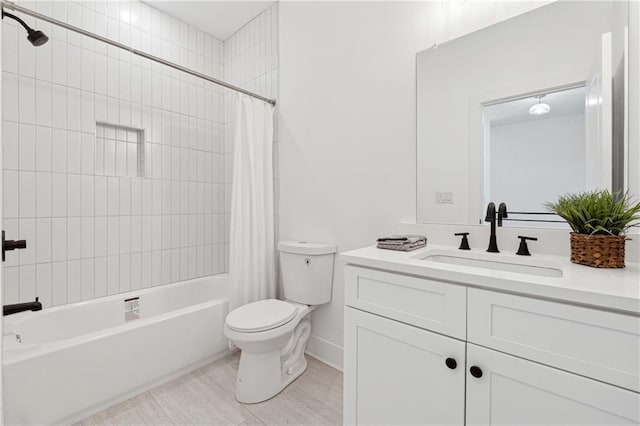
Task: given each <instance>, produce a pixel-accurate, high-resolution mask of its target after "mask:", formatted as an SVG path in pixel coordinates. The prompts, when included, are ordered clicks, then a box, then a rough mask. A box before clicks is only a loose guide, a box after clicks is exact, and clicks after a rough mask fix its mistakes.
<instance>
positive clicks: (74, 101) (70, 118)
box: [67, 88, 82, 132]
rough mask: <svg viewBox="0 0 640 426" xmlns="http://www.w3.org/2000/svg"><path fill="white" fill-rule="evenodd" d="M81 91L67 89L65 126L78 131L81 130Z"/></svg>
mask: <svg viewBox="0 0 640 426" xmlns="http://www.w3.org/2000/svg"><path fill="white" fill-rule="evenodd" d="M81 124H82V107H81V92H80V90H78V89H74V88H68V89H67V128H68V129H69V130H75V131H77V132H79V131H80V130H82V125H81Z"/></svg>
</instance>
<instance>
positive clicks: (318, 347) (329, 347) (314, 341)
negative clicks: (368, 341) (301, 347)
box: [305, 336, 344, 371]
mask: <svg viewBox="0 0 640 426" xmlns="http://www.w3.org/2000/svg"><path fill="white" fill-rule="evenodd" d="M343 352H344V351H343V349H342V347H341V346H338V345H336V344H335V343H332V342H330V341H328V340H326V339H323V338H322V337H318V336H311V337H309V341H308V342H307V348H306V350H305V353H306V354H307V355H309V356H311V357H313V358H315V359H317V360H318V361H322V362H324V363H325V364H327V365H329V366H331V367H333V368H335V369H336V370H340V371H342V366H343V362H342V360H343Z"/></svg>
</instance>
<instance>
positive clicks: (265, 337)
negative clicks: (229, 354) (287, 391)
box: [224, 241, 336, 404]
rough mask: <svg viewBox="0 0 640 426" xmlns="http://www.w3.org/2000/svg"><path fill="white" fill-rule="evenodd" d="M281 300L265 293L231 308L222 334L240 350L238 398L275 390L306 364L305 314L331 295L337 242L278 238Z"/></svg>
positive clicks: (256, 398) (258, 398)
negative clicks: (251, 300)
mask: <svg viewBox="0 0 640 426" xmlns="http://www.w3.org/2000/svg"><path fill="white" fill-rule="evenodd" d="M278 250H279V252H280V269H281V272H282V285H283V290H284V298H285V300H277V299H267V300H260V301H258V302H253V303H249V304H246V305H243V306H240V307H239V308H237V309H234V310H233V311H232V312H230V313H229V315H227V318H226V320H225V324H224V334H225V336H227V337H228V338H229V340H231V341H232V342H233V343H234V344H235V345H236V346H237V347H238V348H240V350H241V351H242V352H241V354H240V365H239V367H238V377H237V379H236V399H237V400H238V401H240V402H242V403H247V404H252V403H258V402H262V401H265V400H267V399H270V398H272V397H274V396H276V395H277V394H278V393H280V392H281V391H282V390H283V389H284V388H286V387H287V386H288V385H289V384H290V383H291V382H293V381H294V380H295V379H296V378H297V377H298V376H300V375H301V374H302V373H303V372H304V371H305V369H306V368H307V361H306V359H305V357H304V350H305V346H306V344H307V340H308V339H309V336H310V335H311V322H310V321H309V316H310V315H309V314H310V313H311V312H312V311H313V310H314V309H315V308H316V307H317V306H318V305H322V304H325V303H329V302H330V301H331V290H332V287H333V260H334V256H335V252H336V246H335V245H331V244H322V243H310V242H305V241H281V242H279V243H278Z"/></svg>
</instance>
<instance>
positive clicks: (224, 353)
mask: <svg viewBox="0 0 640 426" xmlns="http://www.w3.org/2000/svg"><path fill="white" fill-rule="evenodd" d="M234 352H236V351H235V350H225V351H222V352H220V353H218V354H216V355H213V356H210V357H208V358H205V359H203V360H201V361H198V362H196V363H195V364H191V365H189V366H187V367H184V368H181V369H180V370H178V371H174V372H173V373H171V374H169V375H167V376H164V377H161V378H159V379H158V380H154V381H152V382H151V383H147V384H145V385H143V386H141V387H139V388H137V389H135V390H133V391H130V392H126V393H124V394H122V395H119V396H117V397H115V398H113V399H111V400H109V401H105V402H102V403H100V404H98V405H95V406H93V407H91V408H89V409H87V410H84V411H82V412H80V413H75V414H73V415H72V416H69V417H68V418H67V419H65V420H63V421H61V422H60V424H65V425H66V424H69V425H72V424H75V423H77V422H79V421H81V420H84V419H86V418H87V417H90V416H93V415H94V414H97V413H100V412H101V411H104V410H106V409H107V408H109V407H113V406H114V405H117V404H120V403H121V402H124V401H126V400H128V399H131V398H134V397H136V396H138V395H140V394H143V393H145V392H147V391H150V390H151V389H155V388H157V387H158V386H162V385H164V384H165V383H169V382H170V381H172V380H174V379H177V378H178V377H181V376H184V375H185V374H189V373H191V372H193V371H196V370H198V369H200V368H202V367H204V366H205V365H208V364H211V363H212V362H215V361H218V360H220V359H222V358H224V357H226V356H229V355H231V354H232V353H234Z"/></svg>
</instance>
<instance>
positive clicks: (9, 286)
mask: <svg viewBox="0 0 640 426" xmlns="http://www.w3.org/2000/svg"><path fill="white" fill-rule="evenodd" d="M2 284H3V285H2V290H3V302H4V303H5V304H10V303H18V302H20V267H18V266H14V267H11V268H5V270H4V282H3V283H2Z"/></svg>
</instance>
